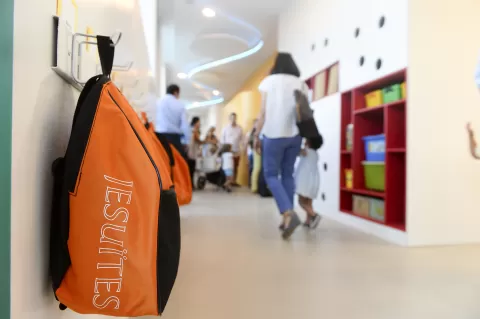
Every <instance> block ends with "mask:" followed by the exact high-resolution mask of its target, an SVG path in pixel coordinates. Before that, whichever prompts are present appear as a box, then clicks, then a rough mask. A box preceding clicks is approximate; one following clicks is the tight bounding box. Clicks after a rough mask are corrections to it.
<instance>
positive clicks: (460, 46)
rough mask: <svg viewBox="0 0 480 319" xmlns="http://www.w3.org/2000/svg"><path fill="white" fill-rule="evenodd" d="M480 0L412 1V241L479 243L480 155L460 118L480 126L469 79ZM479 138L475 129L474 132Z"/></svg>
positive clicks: (479, 103)
mask: <svg viewBox="0 0 480 319" xmlns="http://www.w3.org/2000/svg"><path fill="white" fill-rule="evenodd" d="M479 12H480V2H479V1H476V0H457V1H435V0H422V1H410V5H409V74H408V78H409V88H408V90H409V91H408V96H409V97H408V101H409V105H408V124H407V125H408V126H407V131H408V136H407V143H408V150H409V152H408V157H407V159H408V161H407V163H408V164H407V165H408V187H407V198H408V201H407V211H408V216H407V217H408V218H407V222H408V233H409V241H410V244H412V245H441V244H461V243H478V242H480V231H479V229H480V214H479V204H478V203H479V200H478V197H479V190H480V162H475V161H474V160H472V158H471V157H470V156H469V153H468V144H467V134H466V131H465V124H466V122H467V121H473V123H474V124H476V125H475V126H476V127H477V132H480V131H478V129H479V128H480V95H479V92H478V89H477V88H476V86H475V83H474V81H473V74H474V70H475V65H476V63H477V61H478V57H479V56H478V54H479V53H480V41H479V40H478V30H479V28H480V20H479V19H478V14H479ZM479 137H480V136H479Z"/></svg>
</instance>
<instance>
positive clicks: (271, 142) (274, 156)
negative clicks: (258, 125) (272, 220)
mask: <svg viewBox="0 0 480 319" xmlns="http://www.w3.org/2000/svg"><path fill="white" fill-rule="evenodd" d="M301 147H302V138H301V137H300V136H295V137H288V138H266V137H264V138H263V150H262V155H263V174H264V176H265V181H266V182H267V185H268V188H270V191H271V192H272V195H273V197H274V198H275V201H276V202H277V206H278V209H279V210H280V213H281V214H283V213H285V212H287V211H291V210H293V198H294V196H295V180H294V178H293V169H294V166H295V161H296V159H297V156H298V154H299V153H300V149H301Z"/></svg>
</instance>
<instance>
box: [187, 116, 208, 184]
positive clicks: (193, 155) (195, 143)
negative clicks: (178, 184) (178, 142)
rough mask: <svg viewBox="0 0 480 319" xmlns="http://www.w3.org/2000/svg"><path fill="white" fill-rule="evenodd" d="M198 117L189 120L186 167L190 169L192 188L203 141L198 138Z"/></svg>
mask: <svg viewBox="0 0 480 319" xmlns="http://www.w3.org/2000/svg"><path fill="white" fill-rule="evenodd" d="M200 124H201V123H200V118H199V117H198V116H195V117H193V118H192V121H191V122H190V127H191V134H190V143H189V144H188V151H187V152H188V153H187V154H188V167H189V169H190V177H191V179H192V188H193V189H195V181H194V177H195V169H196V166H197V159H198V158H199V157H200V156H201V153H202V144H203V143H204V142H203V141H202V140H201V139H200Z"/></svg>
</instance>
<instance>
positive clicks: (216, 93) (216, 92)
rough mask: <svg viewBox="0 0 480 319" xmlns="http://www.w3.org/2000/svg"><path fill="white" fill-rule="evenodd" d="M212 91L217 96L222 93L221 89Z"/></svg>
mask: <svg viewBox="0 0 480 319" xmlns="http://www.w3.org/2000/svg"><path fill="white" fill-rule="evenodd" d="M212 93H213V95H215V96H219V95H220V91H219V90H213V91H212Z"/></svg>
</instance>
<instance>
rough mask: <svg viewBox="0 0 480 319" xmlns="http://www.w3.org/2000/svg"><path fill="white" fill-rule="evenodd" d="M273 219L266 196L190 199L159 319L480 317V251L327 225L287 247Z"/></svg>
mask: <svg viewBox="0 0 480 319" xmlns="http://www.w3.org/2000/svg"><path fill="white" fill-rule="evenodd" d="M278 223H279V218H278V216H277V215H276V211H275V206H274V204H273V201H272V200H271V199H260V198H257V197H255V196H252V195H250V194H247V193H246V192H237V193H235V194H231V195H229V194H225V193H215V192H213V191H205V192H202V193H196V194H195V198H194V201H193V203H192V205H190V206H189V207H185V208H183V209H182V233H183V243H182V257H181V265H180V271H179V276H178V280H177V283H176V286H175V288H174V291H173V294H172V296H171V299H170V302H169V305H168V306H167V309H166V312H165V313H164V318H167V319H194V318H195V319H247V318H248V319H265V318H275V319H283V318H285V319H287V318H288V319H292V318H305V319H317V318H323V319H343V318H348V319H363V318H369V319H404V318H405V319H406V318H412V319H417V318H418V319H420V318H422V319H429V318H432V319H434V318H435V319H443V318H445V319H479V318H480V246H479V247H475V246H468V247H443V248H420V249H418V248H417V249H406V248H401V247H396V246H392V245H389V244H387V243H385V242H382V241H381V240H379V239H376V238H374V237H370V236H368V235H365V234H362V233H359V232H357V231H354V230H352V229H349V228H346V227H344V226H342V225H340V224H337V223H335V222H333V221H330V220H324V221H322V223H321V225H320V227H319V229H318V230H317V231H315V232H308V231H305V230H303V229H300V230H299V231H297V232H296V233H295V234H294V236H293V237H292V240H291V241H290V242H284V241H282V240H281V239H280V235H279V232H278V230H277V224H278ZM479 231H480V230H479Z"/></svg>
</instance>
